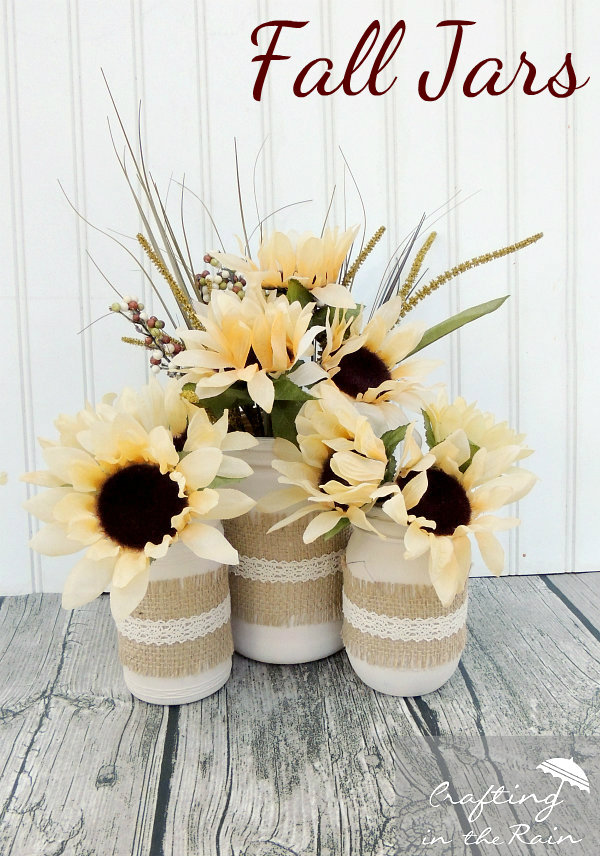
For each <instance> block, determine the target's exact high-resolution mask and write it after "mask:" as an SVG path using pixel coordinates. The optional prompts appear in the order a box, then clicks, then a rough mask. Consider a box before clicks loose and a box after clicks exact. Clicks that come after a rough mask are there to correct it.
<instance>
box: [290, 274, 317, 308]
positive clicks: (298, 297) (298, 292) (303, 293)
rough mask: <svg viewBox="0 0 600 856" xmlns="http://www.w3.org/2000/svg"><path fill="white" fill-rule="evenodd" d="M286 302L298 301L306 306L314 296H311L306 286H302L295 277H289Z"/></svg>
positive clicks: (313, 300) (311, 301) (313, 299)
mask: <svg viewBox="0 0 600 856" xmlns="http://www.w3.org/2000/svg"><path fill="white" fill-rule="evenodd" d="M287 299H288V303H294V302H295V301H298V303H299V304H300V305H301V306H306V305H307V304H308V303H314V302H315V298H314V297H313V296H312V294H311V293H310V291H309V290H308V288H304V286H303V285H302V283H301V282H298V280H297V279H290V281H289V282H288V287H287Z"/></svg>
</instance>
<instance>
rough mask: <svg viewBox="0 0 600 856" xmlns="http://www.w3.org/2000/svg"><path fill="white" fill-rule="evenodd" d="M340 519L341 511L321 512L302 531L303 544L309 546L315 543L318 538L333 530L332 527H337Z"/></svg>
mask: <svg viewBox="0 0 600 856" xmlns="http://www.w3.org/2000/svg"><path fill="white" fill-rule="evenodd" d="M341 518H342V512H341V511H322V512H321V513H320V514H317V516H316V517H313V519H312V520H311V521H310V523H309V524H308V526H307V527H306V529H305V530H304V535H303V541H304V543H305V544H311V543H312V542H313V541H316V540H317V538H320V537H321V536H322V535H326V534H327V532H330V531H331V530H332V529H333V528H334V526H337V524H338V523H339V522H340V520H341Z"/></svg>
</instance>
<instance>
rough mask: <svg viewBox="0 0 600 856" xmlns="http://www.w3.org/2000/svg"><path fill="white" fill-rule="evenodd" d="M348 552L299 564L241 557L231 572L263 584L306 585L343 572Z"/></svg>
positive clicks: (307, 560)
mask: <svg viewBox="0 0 600 856" xmlns="http://www.w3.org/2000/svg"><path fill="white" fill-rule="evenodd" d="M345 552H346V550H345V548H344V549H343V550H338V551H337V552H335V553H326V554H325V555H324V556H316V557H314V558H312V559H302V560H300V561H297V562H282V561H279V560H278V559H262V558H259V557H257V556H240V563H239V565H235V566H233V567H230V570H231V571H232V572H233V573H234V574H236V575H237V576H239V577H244V579H247V580H257V581H258V582H261V583H304V582H307V581H308V580H319V579H322V578H323V577H328V576H329V575H330V574H335V573H337V572H338V571H341V570H342V556H343V555H344V553H345Z"/></svg>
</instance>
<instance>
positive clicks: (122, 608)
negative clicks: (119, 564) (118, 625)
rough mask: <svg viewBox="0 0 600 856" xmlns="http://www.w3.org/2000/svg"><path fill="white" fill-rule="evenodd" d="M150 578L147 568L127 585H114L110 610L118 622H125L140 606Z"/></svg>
mask: <svg viewBox="0 0 600 856" xmlns="http://www.w3.org/2000/svg"><path fill="white" fill-rule="evenodd" d="M142 555H143V554H142ZM148 577H149V573H148V567H147V566H146V567H145V568H144V569H143V570H141V571H140V572H139V573H138V574H137V575H136V576H134V577H133V578H132V579H131V581H130V582H129V583H127V585H125V586H122V587H120V588H117V587H116V586H114V585H113V587H112V589H111V592H110V609H111V612H112V614H113V618H114V619H115V621H116V622H119V621H123V620H124V619H125V618H127V616H128V615H131V613H132V612H133V610H134V609H136V607H138V606H139V605H140V603H141V601H142V600H143V598H144V595H145V594H146V590H147V589H148Z"/></svg>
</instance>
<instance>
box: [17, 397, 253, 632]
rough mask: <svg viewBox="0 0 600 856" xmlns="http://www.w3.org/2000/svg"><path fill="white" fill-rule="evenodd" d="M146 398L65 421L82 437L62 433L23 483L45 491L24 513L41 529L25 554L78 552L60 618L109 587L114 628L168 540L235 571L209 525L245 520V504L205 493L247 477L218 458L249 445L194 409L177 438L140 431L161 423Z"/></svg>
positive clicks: (232, 554) (152, 400)
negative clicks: (31, 515) (41, 469)
mask: <svg viewBox="0 0 600 856" xmlns="http://www.w3.org/2000/svg"><path fill="white" fill-rule="evenodd" d="M147 390H148V400H146V401H143V400H141V399H139V398H138V397H136V395H135V394H133V393H132V395H131V396H130V395H127V396H125V398H124V399H120V400H118V401H117V405H118V406H119V407H120V408H121V409H116V407H115V406H113V405H110V404H108V403H107V402H106V401H105V402H103V403H102V405H101V407H100V408H99V409H98V411H97V412H94V411H91V410H87V411H86V413H85V419H83V418H82V419H78V418H76V419H75V420H73V421H72V424H73V425H77V424H78V423H81V424H83V425H85V428H84V430H82V431H79V432H78V433H77V434H76V435H73V434H72V433H70V432H63V434H62V436H61V440H62V442H61V443H59V444H56V445H54V446H48V447H47V448H45V449H44V450H43V455H44V458H45V460H46V464H47V465H48V468H49V470H48V471H45V472H42V473H29V474H28V475H27V476H25V480H26V481H30V482H33V483H34V484H43V485H45V486H50V490H48V491H46V492H45V493H42V494H40V495H38V496H37V497H35V499H34V500H33V501H31V502H30V503H28V508H29V510H31V511H32V512H34V513H35V514H38V515H39V516H40V517H42V519H43V520H45V521H47V522H48V524H49V525H47V526H46V527H44V528H43V529H41V530H40V532H39V533H38V534H37V535H36V536H35V538H34V539H33V540H32V543H31V546H32V547H34V548H35V549H37V550H39V552H41V553H46V554H48V555H60V554H64V553H75V552H77V551H79V550H81V549H83V548H86V553H85V555H84V557H83V558H82V559H81V560H80V561H79V562H78V563H77V564H76V565H75V567H74V568H73V569H72V571H71V573H70V575H69V577H68V579H67V582H66V584H65V588H64V591H63V606H65V607H66V608H67V609H72V608H73V607H75V606H80V605H81V604H83V603H87V602H88V601H90V600H93V599H94V598H95V597H97V596H98V595H99V594H101V593H102V592H103V591H104V590H105V589H107V588H109V587H110V590H111V608H112V611H113V615H114V616H115V618H116V619H117V620H118V621H119V620H122V619H123V618H125V617H126V616H127V615H128V614H129V613H131V612H132V611H133V610H134V609H135V607H136V606H137V605H138V603H139V602H140V601H141V599H142V598H143V596H144V594H145V592H146V587H147V585H148V568H149V565H150V562H151V561H152V560H153V559H159V558H162V557H163V556H165V555H166V553H167V551H168V549H169V547H170V545H171V544H172V543H173V542H174V541H177V540H181V541H183V543H184V544H185V545H186V546H187V547H189V549H190V550H192V551H193V552H194V553H195V554H196V555H197V556H199V557H201V558H205V559H210V560H213V561H216V562H220V563H223V564H235V563H237V551H236V550H235V549H234V548H233V547H232V546H231V545H230V544H229V542H228V541H227V540H226V539H225V538H224V536H223V534H222V531H221V530H220V529H219V528H218V527H216V526H215V521H218V520H221V519H223V518H230V517H236V516H238V515H240V514H244V513H245V512H246V511H248V510H249V509H250V508H251V507H252V506H253V505H254V502H253V500H251V499H250V498H249V497H247V496H246V495H245V494H243V493H240V492H239V491H238V490H232V489H230V488H212V487H210V485H211V484H212V483H213V482H214V481H215V479H217V478H218V479H219V483H220V482H221V480H222V479H240V478H243V477H244V476H247V475H249V474H250V473H251V472H252V471H251V469H250V467H249V466H248V464H246V463H245V462H244V461H242V460H240V459H238V458H235V457H231V456H229V455H227V454H224V451H223V448H225V449H227V450H228V451H229V450H231V451H236V450H240V449H244V448H249V447H250V446H252V445H254V444H255V442H256V441H255V440H254V439H253V438H252V437H250V436H249V435H248V434H243V433H241V432H235V433H234V434H232V435H228V433H227V414H224V415H223V417H222V418H221V419H220V420H218V421H217V422H214V423H213V422H211V420H210V418H209V417H208V414H207V413H206V411H205V410H201V409H200V408H194V411H195V412H194V414H193V415H192V416H191V418H190V419H189V422H188V424H187V426H186V427H185V429H184V431H183V432H181V435H180V437H179V438H176V437H175V436H174V433H173V432H172V431H170V430H169V429H168V428H166V427H165V425H164V424H158V425H155V426H154V427H151V428H150V429H148V428H147V427H146V426H147V425H148V423H149V422H151V418H152V414H153V415H154V417H155V418H159V416H160V414H161V413H162V416H160V418H161V419H163V418H165V414H164V412H163V411H162V410H161V407H160V406H159V405H160V401H159V400H158V398H157V397H156V395H155V393H156V390H153V389H152V388H151V387H148V388H147ZM125 410H127V412H124V411H125ZM133 413H138V414H139V415H138V418H136V416H134V415H133ZM142 419H143V421H142ZM177 446H180V451H181V454H180V451H178V448H177Z"/></svg>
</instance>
